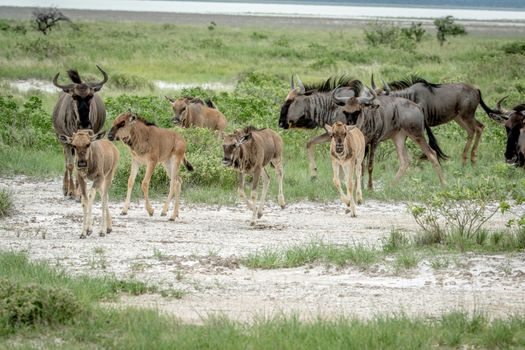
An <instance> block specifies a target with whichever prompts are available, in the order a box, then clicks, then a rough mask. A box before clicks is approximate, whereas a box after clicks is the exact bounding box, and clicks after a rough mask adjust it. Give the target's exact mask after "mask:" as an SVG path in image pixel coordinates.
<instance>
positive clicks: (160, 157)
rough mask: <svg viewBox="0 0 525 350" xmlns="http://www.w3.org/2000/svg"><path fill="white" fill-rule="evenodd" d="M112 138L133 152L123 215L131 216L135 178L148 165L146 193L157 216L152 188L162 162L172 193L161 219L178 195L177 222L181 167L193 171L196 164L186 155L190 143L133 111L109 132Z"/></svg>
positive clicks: (163, 209) (116, 122)
mask: <svg viewBox="0 0 525 350" xmlns="http://www.w3.org/2000/svg"><path fill="white" fill-rule="evenodd" d="M108 138H109V139H110V140H111V141H113V140H115V139H116V140H121V141H122V142H124V143H125V144H126V145H128V146H129V148H130V150H131V156H132V160H131V172H130V174H129V178H128V192H127V195H126V202H125V203H124V208H123V209H122V215H126V214H127V213H128V208H129V202H130V200H131V190H132V189H133V185H134V183H135V178H136V177H137V173H138V171H139V167H140V166H141V165H146V174H145V175H144V180H142V185H141V187H142V191H143V192H144V200H145V202H146V210H147V212H148V214H149V215H150V216H152V215H153V207H152V206H151V203H150V201H149V197H148V189H149V183H150V180H151V175H153V170H155V166H156V165H157V163H159V162H160V163H162V165H163V166H164V169H165V170H166V173H167V174H168V177H169V178H170V190H169V194H168V198H167V199H166V201H165V202H164V206H163V207H162V212H161V214H160V215H161V216H165V215H166V214H167V212H168V208H169V205H170V202H171V199H172V198H173V194H174V193H175V207H174V208H173V214H172V215H171V217H170V220H175V218H176V217H177V216H178V215H179V202H180V189H181V179H180V177H179V166H180V163H181V162H183V163H184V165H185V166H186V169H188V170H189V171H192V170H193V167H192V165H191V164H190V162H188V161H187V160H186V158H185V156H184V153H185V152H186V141H184V139H183V138H182V136H180V135H179V134H177V133H176V132H175V131H172V130H167V129H161V128H159V127H157V126H156V125H155V124H153V123H149V122H147V121H146V120H144V119H142V118H139V117H137V116H136V115H134V114H132V113H131V112H126V113H124V114H121V115H119V116H118V117H117V118H116V119H115V121H114V122H113V125H112V127H111V130H110V131H109V133H108Z"/></svg>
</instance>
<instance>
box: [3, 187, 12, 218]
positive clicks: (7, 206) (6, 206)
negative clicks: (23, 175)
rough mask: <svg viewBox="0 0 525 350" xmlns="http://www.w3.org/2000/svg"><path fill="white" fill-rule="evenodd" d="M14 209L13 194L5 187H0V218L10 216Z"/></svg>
mask: <svg viewBox="0 0 525 350" xmlns="http://www.w3.org/2000/svg"><path fill="white" fill-rule="evenodd" d="M12 210H13V201H12V200H11V194H10V193H9V192H8V191H7V190H4V189H0V219H1V218H3V217H5V216H8V215H9V214H10V213H11V211H12Z"/></svg>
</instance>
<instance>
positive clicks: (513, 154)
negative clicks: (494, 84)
mask: <svg viewBox="0 0 525 350" xmlns="http://www.w3.org/2000/svg"><path fill="white" fill-rule="evenodd" d="M506 98H507V96H505V97H503V98H502V99H500V100H499V101H498V103H497V105H496V113H491V116H492V117H493V119H496V120H499V122H500V123H501V124H502V125H503V126H505V131H506V132H507V146H506V147H505V160H506V161H507V163H509V164H515V163H516V162H518V155H519V150H518V148H519V145H518V141H519V138H520V132H521V129H522V128H523V124H524V122H525V104H520V105H517V106H515V107H514V108H512V109H511V110H507V109H505V108H503V107H502V106H501V103H502V102H503V100H505V99H506Z"/></svg>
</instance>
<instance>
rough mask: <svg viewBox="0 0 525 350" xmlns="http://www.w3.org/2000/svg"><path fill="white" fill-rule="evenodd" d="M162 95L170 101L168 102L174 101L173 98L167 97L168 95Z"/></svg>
mask: <svg viewBox="0 0 525 350" xmlns="http://www.w3.org/2000/svg"><path fill="white" fill-rule="evenodd" d="M164 97H166V100H168V101H170V102H172V103H173V102H175V100H174V99H172V98H171V97H168V96H164Z"/></svg>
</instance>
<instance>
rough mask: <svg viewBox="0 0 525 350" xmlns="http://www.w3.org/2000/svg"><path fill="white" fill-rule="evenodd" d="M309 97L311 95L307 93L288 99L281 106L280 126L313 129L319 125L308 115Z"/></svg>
mask: <svg viewBox="0 0 525 350" xmlns="http://www.w3.org/2000/svg"><path fill="white" fill-rule="evenodd" d="M308 99H309V96H305V95H297V96H295V97H294V98H292V99H287V100H286V102H285V103H284V104H283V105H282V107H281V116H280V118H279V127H281V128H283V129H288V128H290V127H292V128H306V129H313V128H315V127H317V123H316V122H315V121H313V120H312V119H310V118H309V117H308V116H307V114H308V108H309V106H308Z"/></svg>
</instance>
